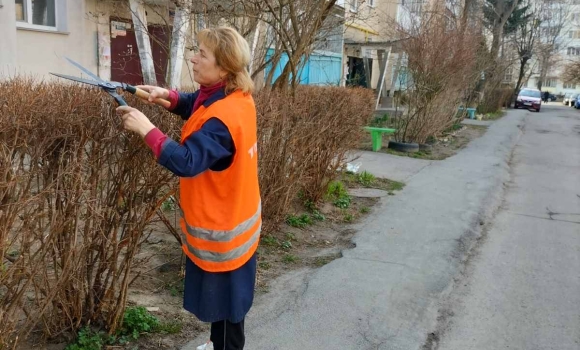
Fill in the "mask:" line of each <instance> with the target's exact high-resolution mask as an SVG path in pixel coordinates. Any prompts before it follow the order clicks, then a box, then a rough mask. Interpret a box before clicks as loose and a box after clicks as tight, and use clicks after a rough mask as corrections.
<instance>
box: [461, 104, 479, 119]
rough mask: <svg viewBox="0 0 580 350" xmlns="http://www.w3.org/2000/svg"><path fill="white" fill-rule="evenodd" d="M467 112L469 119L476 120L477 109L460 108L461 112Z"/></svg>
mask: <svg viewBox="0 0 580 350" xmlns="http://www.w3.org/2000/svg"><path fill="white" fill-rule="evenodd" d="M465 110H467V115H468V116H469V119H475V110H476V109H475V108H465V107H459V111H460V112H462V111H465Z"/></svg>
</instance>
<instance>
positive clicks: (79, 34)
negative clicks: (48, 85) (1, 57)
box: [16, 0, 97, 79]
mask: <svg viewBox="0 0 580 350" xmlns="http://www.w3.org/2000/svg"><path fill="white" fill-rule="evenodd" d="M85 13H86V7H85V2H84V1H73V0H68V1H67V14H66V18H67V23H68V27H67V31H66V32H58V33H55V32H42V31H36V30H30V29H23V28H18V29H17V30H16V46H17V50H16V55H17V57H18V62H17V68H18V71H19V72H20V73H22V74H31V75H35V76H38V77H39V78H41V79H42V78H48V77H49V75H48V72H59V73H64V74H74V75H79V72H78V69H75V68H74V67H73V66H71V65H70V64H68V62H66V61H65V60H64V56H68V57H70V58H72V59H73V60H75V61H77V62H79V63H80V64H82V65H83V66H85V67H87V68H88V69H90V70H92V71H94V72H96V71H97V58H96V53H95V52H96V24H95V23H93V22H91V21H89V20H87V19H86V16H85Z"/></svg>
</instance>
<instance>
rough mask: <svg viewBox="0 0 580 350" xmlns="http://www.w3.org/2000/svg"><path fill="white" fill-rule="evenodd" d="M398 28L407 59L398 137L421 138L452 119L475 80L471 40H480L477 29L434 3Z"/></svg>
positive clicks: (407, 139) (449, 123)
mask: <svg viewBox="0 0 580 350" xmlns="http://www.w3.org/2000/svg"><path fill="white" fill-rule="evenodd" d="M400 30H401V32H402V33H401V37H403V38H406V39H405V40H404V41H403V42H402V49H403V51H404V52H405V54H406V55H407V58H408V62H407V67H406V69H405V73H406V74H404V75H402V77H404V78H407V79H408V81H407V89H406V91H405V92H406V94H405V95H406V96H405V97H406V98H405V103H406V106H405V107H406V111H405V113H404V114H403V117H402V118H397V119H396V121H397V125H396V126H395V128H397V134H396V139H397V140H398V141H402V142H417V143H425V142H426V140H427V139H428V138H429V136H434V135H438V134H439V133H441V132H442V131H443V130H445V129H447V128H448V127H450V126H451V125H452V124H453V122H454V120H455V118H456V115H457V108H458V107H459V105H460V104H462V102H463V101H464V100H465V96H466V92H467V91H468V90H469V89H470V88H471V87H473V86H474V84H475V83H476V82H477V80H478V79H479V77H480V72H481V70H479V69H477V64H476V63H477V59H476V52H477V51H476V45H474V44H473V43H477V42H479V40H478V37H477V34H476V33H475V31H473V30H472V29H471V28H463V27H461V26H460V25H459V23H458V22H455V21H452V20H450V19H449V18H448V17H446V16H445V15H444V12H442V11H437V8H435V9H434V10H433V11H431V12H428V13H426V14H425V15H423V16H422V17H421V19H420V20H418V21H417V22H416V23H411V24H410V25H409V26H407V27H406V28H401V29H400Z"/></svg>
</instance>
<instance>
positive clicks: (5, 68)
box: [0, 1, 17, 76]
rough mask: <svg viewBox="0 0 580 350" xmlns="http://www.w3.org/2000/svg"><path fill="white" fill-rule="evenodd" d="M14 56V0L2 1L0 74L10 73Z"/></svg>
mask: <svg viewBox="0 0 580 350" xmlns="http://www.w3.org/2000/svg"><path fill="white" fill-rule="evenodd" d="M16 58H17V56H16V18H15V17H14V1H4V7H2V8H0V76H1V75H2V74H11V70H12V69H13V68H14V65H15V64H16Z"/></svg>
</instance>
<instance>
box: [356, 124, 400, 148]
mask: <svg viewBox="0 0 580 350" xmlns="http://www.w3.org/2000/svg"><path fill="white" fill-rule="evenodd" d="M364 129H365V130H366V131H369V132H370V133H371V139H372V141H373V152H378V151H379V150H380V149H381V147H383V134H386V135H393V134H394V133H395V131H397V130H395V129H388V128H376V127H372V126H365V127H364Z"/></svg>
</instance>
